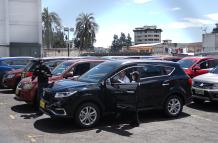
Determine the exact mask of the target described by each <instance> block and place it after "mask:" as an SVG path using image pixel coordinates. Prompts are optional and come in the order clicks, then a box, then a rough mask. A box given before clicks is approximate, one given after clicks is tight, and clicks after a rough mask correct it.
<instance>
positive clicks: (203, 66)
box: [199, 61, 209, 69]
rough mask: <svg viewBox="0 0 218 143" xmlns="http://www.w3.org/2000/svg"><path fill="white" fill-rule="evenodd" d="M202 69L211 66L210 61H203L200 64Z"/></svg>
mask: <svg viewBox="0 0 218 143" xmlns="http://www.w3.org/2000/svg"><path fill="white" fill-rule="evenodd" d="M199 66H200V68H201V69H208V68H209V64H208V61H203V62H201V63H200V64H199Z"/></svg>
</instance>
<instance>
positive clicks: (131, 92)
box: [126, 90, 135, 94]
mask: <svg viewBox="0 0 218 143" xmlns="http://www.w3.org/2000/svg"><path fill="white" fill-rule="evenodd" d="M126 93H130V94H133V93H135V91H132V90H127V91H126Z"/></svg>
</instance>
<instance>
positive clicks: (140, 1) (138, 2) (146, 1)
mask: <svg viewBox="0 0 218 143" xmlns="http://www.w3.org/2000/svg"><path fill="white" fill-rule="evenodd" d="M150 1H152V0H133V2H134V3H137V4H144V3H148V2H150Z"/></svg>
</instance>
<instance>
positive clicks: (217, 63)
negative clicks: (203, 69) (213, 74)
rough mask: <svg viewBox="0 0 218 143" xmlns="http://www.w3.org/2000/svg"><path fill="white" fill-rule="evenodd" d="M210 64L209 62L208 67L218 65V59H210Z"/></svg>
mask: <svg viewBox="0 0 218 143" xmlns="http://www.w3.org/2000/svg"><path fill="white" fill-rule="evenodd" d="M208 64H209V67H208V68H214V67H216V66H217V65H218V60H217V59H215V60H209V61H208Z"/></svg>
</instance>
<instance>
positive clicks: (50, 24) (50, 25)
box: [42, 8, 61, 48]
mask: <svg viewBox="0 0 218 143" xmlns="http://www.w3.org/2000/svg"><path fill="white" fill-rule="evenodd" d="M42 26H43V31H42V32H43V43H45V45H46V46H47V48H51V45H52V42H51V41H52V37H53V31H54V28H55V30H56V31H58V30H60V29H61V19H60V17H59V16H58V14H57V13H55V12H49V11H48V8H44V9H43V12H42Z"/></svg>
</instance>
